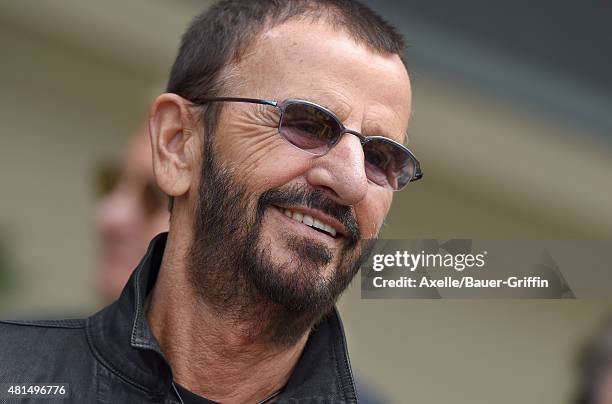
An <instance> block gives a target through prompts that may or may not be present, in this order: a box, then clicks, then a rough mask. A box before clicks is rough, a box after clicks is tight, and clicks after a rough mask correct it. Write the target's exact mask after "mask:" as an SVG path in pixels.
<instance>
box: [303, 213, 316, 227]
mask: <svg viewBox="0 0 612 404" xmlns="http://www.w3.org/2000/svg"><path fill="white" fill-rule="evenodd" d="M300 216H301V215H300ZM302 222H304V224H305V225H306V226H312V225H313V224H314V221H313V219H312V217H310V216H308V215H304V220H302Z"/></svg>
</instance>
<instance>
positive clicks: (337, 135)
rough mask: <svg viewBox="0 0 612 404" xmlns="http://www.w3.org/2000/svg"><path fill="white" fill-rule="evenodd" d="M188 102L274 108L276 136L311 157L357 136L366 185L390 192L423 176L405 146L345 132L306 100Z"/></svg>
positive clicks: (331, 115)
mask: <svg viewBox="0 0 612 404" xmlns="http://www.w3.org/2000/svg"><path fill="white" fill-rule="evenodd" d="M192 102H194V103H195V104H198V105H202V104H206V103H209V102H246V103H253V104H262V105H270V106H272V107H275V108H278V109H279V110H280V119H279V122H278V132H279V133H280V135H281V136H282V137H283V138H284V139H285V140H287V141H288V142H289V143H290V144H292V145H293V146H295V147H297V148H298V149H300V150H302V151H305V152H307V153H310V154H312V155H315V156H323V155H325V154H326V153H327V152H329V151H330V150H331V149H332V148H333V147H334V146H335V145H337V144H338V143H339V142H340V139H341V138H342V136H343V135H344V134H345V133H350V134H351V135H354V136H357V138H359V141H360V142H361V147H362V148H363V155H364V159H365V173H366V177H367V178H368V180H369V181H370V182H372V183H374V184H376V185H379V186H381V187H382V188H385V189H389V190H391V191H399V190H401V189H402V188H404V187H405V186H406V185H407V184H408V183H409V182H412V181H416V180H418V179H420V178H422V177H423V172H422V171H421V166H420V163H419V161H418V160H417V159H416V157H415V156H414V154H412V152H411V151H410V150H409V149H408V148H407V147H405V146H404V145H402V144H400V143H398V142H395V141H393V140H391V139H389V138H387V137H384V136H364V135H362V134H361V133H359V132H356V131H354V130H350V129H347V128H346V127H345V126H344V125H343V124H342V122H341V121H340V119H339V118H338V117H337V116H336V115H335V114H334V113H333V112H331V111H330V110H328V109H327V108H325V107H323V106H321V105H318V104H315V103H313V102H310V101H304V100H296V99H289V100H285V101H282V102H277V101H273V100H262V99H257V98H238V97H203V98H198V99H197V101H195V100H194V101H192Z"/></svg>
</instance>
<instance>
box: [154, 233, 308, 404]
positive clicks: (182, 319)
mask: <svg viewBox="0 0 612 404" xmlns="http://www.w3.org/2000/svg"><path fill="white" fill-rule="evenodd" d="M177 244H178V245H177ZM177 247H180V243H177V240H172V238H171V237H169V239H168V242H167V245H166V251H165V253H164V258H163V261H162V264H161V268H160V271H159V275H158V279H157V281H156V283H155V287H154V288H153V291H152V292H151V294H150V295H149V297H148V298H147V302H146V316H147V320H148V322H149V325H150V327H151V330H152V332H153V335H154V336H155V338H156V339H157V341H158V342H159V344H160V347H161V349H162V351H163V352H164V355H165V356H166V358H167V359H168V361H169V363H170V366H171V368H172V372H173V375H174V380H175V381H176V382H177V383H179V384H181V385H182V386H184V387H185V388H187V389H188V390H190V391H192V392H194V393H195V394H198V395H201V396H204V397H206V398H208V399H210V400H215V401H218V402H223V403H241V402H257V401H259V400H262V399H264V398H266V397H268V396H269V395H270V394H272V393H274V392H275V391H277V390H279V389H281V388H282V387H283V386H284V385H285V384H286V383H287V380H288V379H289V376H290V375H291V373H292V371H293V368H294V367H295V365H296V364H297V362H298V359H299V357H300V355H301V353H302V350H303V348H304V345H305V343H306V340H307V339H308V332H305V333H304V334H303V335H302V337H301V338H299V339H298V340H297V342H295V343H293V344H290V345H287V344H281V345H278V344H272V343H270V341H269V340H268V339H267V338H265V337H264V336H265V333H253V329H258V328H259V327H258V326H259V325H258V324H252V322H253V321H249V319H248V318H245V316H242V315H241V316H224V315H223V313H219V311H218V310H215V309H214V308H212V307H210V306H209V305H207V304H206V302H205V301H203V300H202V299H201V298H200V297H199V295H198V294H197V293H196V292H195V291H194V290H193V288H192V287H191V286H190V284H189V282H190V281H189V277H188V276H187V273H186V268H185V262H184V258H183V257H185V255H184V252H185V251H186V250H185V249H184V248H177ZM253 318H255V319H257V316H255V317H253ZM228 319H231V320H228Z"/></svg>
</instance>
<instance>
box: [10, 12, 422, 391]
mask: <svg viewBox="0 0 612 404" xmlns="http://www.w3.org/2000/svg"><path fill="white" fill-rule="evenodd" d="M403 50H404V40H403V38H402V36H401V35H400V34H399V33H398V32H397V31H396V30H395V29H394V28H393V27H392V26H390V25H389V24H388V23H387V22H386V21H384V20H383V19H382V18H381V17H379V16H378V15H377V14H375V13H374V12H373V11H372V10H370V9H369V8H367V7H365V6H364V5H363V4H361V3H360V2H358V1H353V0H319V1H314V0H305V1H303V0H284V1H279V2H270V1H268V0H250V1H238V0H224V1H221V2H219V3H217V4H216V5H214V6H213V7H212V8H211V9H210V10H208V11H207V12H205V13H203V14H202V15H200V16H199V17H197V18H196V19H195V20H194V21H193V23H192V24H191V25H190V27H189V28H188V30H187V32H186V33H185V35H184V36H183V40H182V45H181V48H180V51H179V54H178V56H177V58H176V60H175V63H174V66H173V69H172V72H171V74H170V80H169V83H168V88H167V91H168V92H167V93H165V94H162V95H160V96H159V97H157V99H156V100H155V102H154V103H153V106H152V107H151V113H150V120H149V128H150V135H151V139H152V148H153V166H154V173H155V178H156V181H157V184H158V185H159V187H160V189H162V190H163V192H164V193H165V194H166V195H169V196H171V198H172V199H171V213H170V226H169V231H168V233H162V234H160V235H158V236H157V237H155V238H154V239H153V240H152V242H151V243H150V245H149V249H148V250H147V252H146V254H145V256H144V258H143V259H142V260H141V261H140V264H139V265H138V266H137V269H136V270H135V271H134V272H133V273H132V276H131V277H130V279H129V281H128V283H127V285H126V287H125V288H124V289H123V291H122V293H121V296H120V298H119V299H118V300H117V301H115V302H114V303H113V304H111V305H109V306H107V307H106V308H104V309H103V310H101V311H100V312H98V313H96V314H94V315H93V316H91V317H89V318H88V319H85V320H63V321H46V322H45V321H43V322H24V321H21V322H20V321H12V322H3V324H1V325H0V327H1V332H0V358H2V363H3V365H2V367H1V368H0V379H2V380H4V381H5V382H13V383H18V382H23V380H26V381H30V382H33V381H46V380H50V379H54V380H55V379H61V380H63V381H66V382H70V399H71V400H72V401H73V402H95V401H107V402H111V401H113V402H130V403H141V402H168V401H179V402H183V403H186V402H190V403H210V402H211V400H214V401H216V402H223V403H254V402H257V403H264V402H266V403H267V402H298V401H299V402H330V403H331V402H350V403H355V402H357V394H356V392H355V381H354V377H353V373H352V370H351V366H350V361H349V357H348V351H347V346H346V340H345V336H344V331H343V327H342V323H341V320H340V317H339V314H338V312H337V310H336V307H335V303H336V301H337V299H338V298H339V296H340V295H341V294H342V292H343V291H344V290H345V289H346V288H347V287H348V285H349V283H350V282H351V280H352V279H353V277H354V276H355V274H356V273H357V271H358V269H359V267H360V265H361V263H363V262H364V260H365V259H367V256H368V254H369V252H370V249H371V247H372V246H373V242H372V241H373V239H375V238H376V237H377V236H378V233H379V231H380V229H381V227H382V224H383V221H384V219H385V217H386V216H387V214H388V212H389V209H390V207H391V202H392V199H393V192H394V191H399V190H401V189H403V188H404V187H405V186H407V185H408V184H409V183H410V182H412V181H415V180H418V179H419V178H421V176H422V173H421V170H420V165H419V162H418V161H417V159H416V157H415V156H414V155H413V154H412V152H411V151H410V150H409V149H407V148H406V147H405V146H403V145H402V143H403V142H404V141H405V137H406V130H407V128H408V122H409V118H410V111H411V88H410V80H409V78H408V73H407V70H406V67H405V65H404V62H403V59H402V53H403ZM270 61H272V62H273V63H272V64H270ZM254 97H267V98H265V99H264V98H254ZM345 125H346V126H345ZM41 357H44V358H45V361H40V358H41ZM33 364H37V366H33Z"/></svg>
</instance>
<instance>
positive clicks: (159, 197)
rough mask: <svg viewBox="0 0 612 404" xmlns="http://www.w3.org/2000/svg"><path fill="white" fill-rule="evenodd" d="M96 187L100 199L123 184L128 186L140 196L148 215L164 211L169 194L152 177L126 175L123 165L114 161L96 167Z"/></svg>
mask: <svg viewBox="0 0 612 404" xmlns="http://www.w3.org/2000/svg"><path fill="white" fill-rule="evenodd" d="M93 179H94V184H93V185H94V187H95V193H96V196H97V198H98V199H103V198H105V197H107V196H108V195H110V194H112V193H113V192H115V191H116V190H117V189H118V188H119V186H120V185H121V184H123V185H124V186H126V187H128V188H129V189H130V190H131V191H132V192H133V193H134V195H137V196H138V198H139V202H140V206H142V208H143V209H144V212H145V213H146V214H148V215H153V214H155V213H157V212H160V211H164V210H165V209H166V207H167V205H168V196H167V195H166V194H164V192H163V191H162V190H161V189H160V188H159V187H158V186H157V184H156V183H155V180H153V179H152V178H141V177H134V176H126V175H125V173H124V172H123V170H122V168H121V165H120V164H118V163H117V162H114V161H103V162H100V163H98V164H97V165H96V167H95V169H94V178H93Z"/></svg>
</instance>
